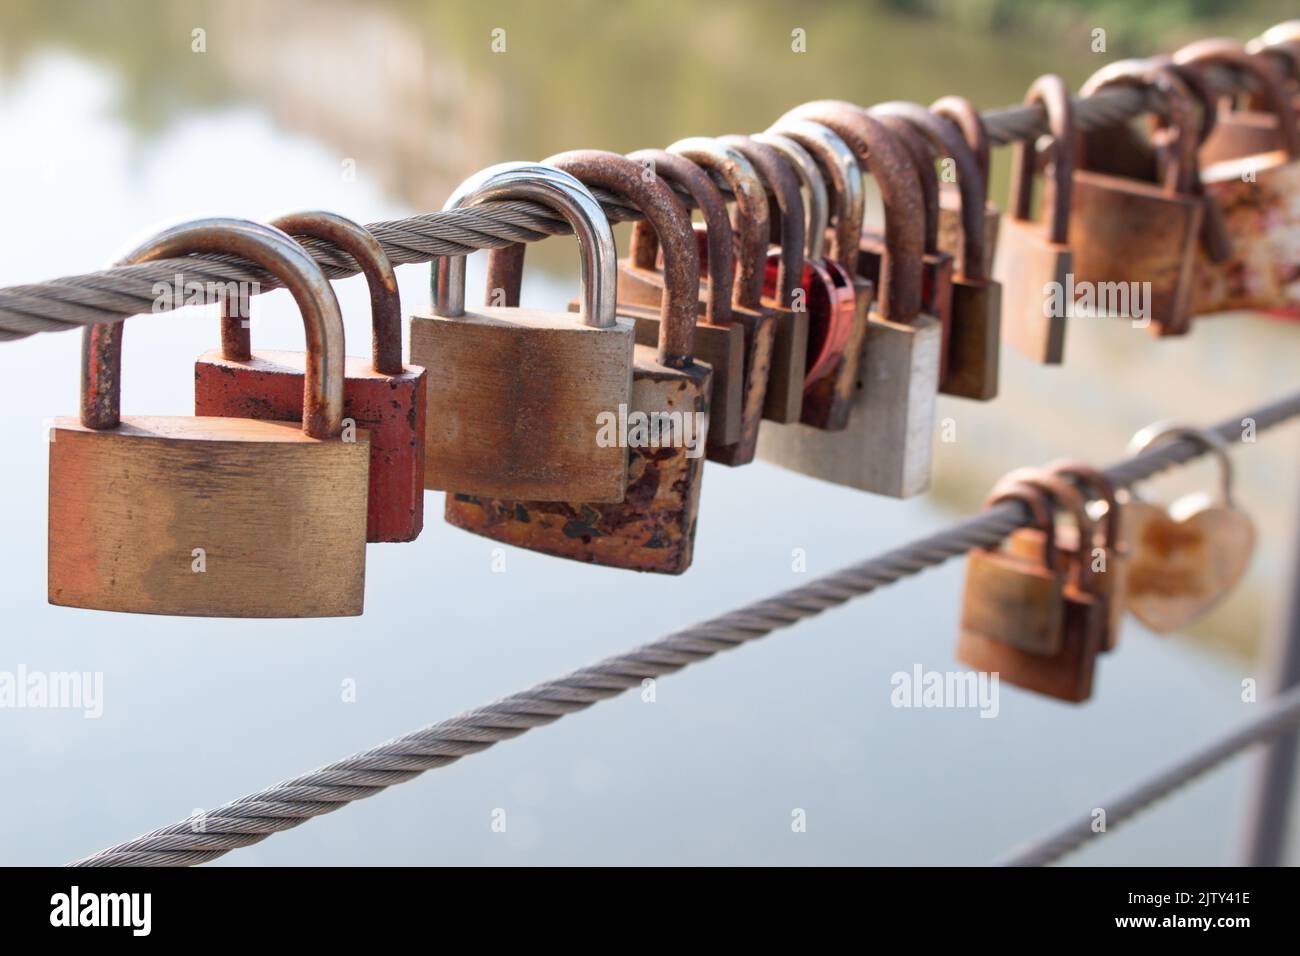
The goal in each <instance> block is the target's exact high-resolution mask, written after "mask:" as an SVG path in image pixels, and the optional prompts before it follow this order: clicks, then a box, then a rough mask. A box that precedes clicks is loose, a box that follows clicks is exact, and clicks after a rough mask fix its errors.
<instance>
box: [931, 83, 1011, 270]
mask: <svg viewBox="0 0 1300 956" xmlns="http://www.w3.org/2000/svg"><path fill="white" fill-rule="evenodd" d="M930 112H932V113H934V114H935V115H936V116H940V117H942V118H943V119H945V120H948V121H949V122H951V123H953V124H955V125H956V127H957V129H958V130H959V131H960V132H961V134H962V138H963V139H965V140H966V145H967V146H969V147H970V149H971V151H972V152H973V153H974V154H975V161H976V163H977V164H978V168H979V179H980V183H981V184H982V185H983V188H984V214H983V220H984V225H983V230H982V232H983V236H984V269H983V272H982V273H981V274H982V275H986V276H987V275H992V274H993V254H994V252H995V251H996V250H997V247H998V224H999V223H1000V222H1001V221H1002V214H1001V213H999V212H998V207H997V206H995V205H994V204H993V202H992V200H990V199H989V166H990V162H989V153H990V149H989V135H988V130H987V129H985V127H984V118H983V117H982V116H980V111H979V110H978V109H976V108H975V104H974V103H972V102H971V101H970V100H968V99H966V97H964V96H944V97H942V98H940V99H937V100H935V101H934V102H933V103H931V104H930ZM965 231H966V227H965V220H964V218H963V214H962V203H961V191H960V189H959V188H958V187H956V186H954V184H952V183H950V182H944V183H941V184H940V186H939V248H940V249H942V250H943V251H944V252H947V253H949V254H950V255H951V256H952V258H953V261H954V262H958V263H960V262H962V261H964V252H963V248H964V247H963V245H962V243H963V241H964V240H963V236H964V235H965Z"/></svg>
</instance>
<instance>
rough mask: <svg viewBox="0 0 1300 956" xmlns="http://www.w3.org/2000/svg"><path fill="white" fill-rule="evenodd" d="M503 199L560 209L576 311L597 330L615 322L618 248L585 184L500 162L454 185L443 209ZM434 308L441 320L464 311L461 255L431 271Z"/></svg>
mask: <svg viewBox="0 0 1300 956" xmlns="http://www.w3.org/2000/svg"><path fill="white" fill-rule="evenodd" d="M505 199H525V200H531V201H533V202H536V203H540V204H541V205H543V206H546V207H547V208H549V209H553V210H555V211H556V212H558V213H559V214H560V215H561V216H562V217H564V219H565V221H566V222H568V224H569V227H570V228H571V229H572V230H573V234H574V235H575V236H576V237H577V239H578V264H579V277H580V279H579V281H580V282H581V285H582V294H581V296H580V297H579V300H578V301H579V308H578V314H579V316H580V317H581V319H582V322H583V324H584V325H588V326H591V327H592V328H596V329H608V328H612V327H613V326H614V324H615V322H614V317H615V312H614V304H615V299H616V295H617V285H618V251H617V250H616V249H615V247H614V232H613V230H612V229H611V228H610V225H609V220H608V219H606V218H605V211H604V210H603V209H602V208H601V206H600V203H598V202H597V201H596V198H595V197H594V196H593V195H592V194H591V192H590V191H589V190H588V189H587V187H585V186H583V185H582V183H580V182H578V181H577V180H576V179H574V178H573V177H572V176H570V175H569V174H568V173H565V172H562V171H560V170H558V169H556V168H554V167H553V166H543V165H541V164H539V163H517V162H516V163H499V164H497V165H495V166H489V167H488V168H487V169H483V170H480V171H479V172H477V173H475V174H474V175H473V176H471V177H470V178H469V179H467V180H465V181H464V182H463V183H461V184H460V185H459V186H457V187H456V190H455V192H453V193H452V194H451V196H450V197H449V198H448V199H447V201H446V203H444V204H443V207H442V208H443V211H444V212H447V211H450V210H453V209H461V208H464V207H466V206H477V205H479V204H481V203H485V202H495V201H498V200H505ZM430 279H431V281H432V282H433V303H434V307H433V311H434V314H435V315H439V316H442V317H444V318H457V317H459V316H462V315H464V314H465V257H464V256H439V257H438V258H437V259H436V260H435V262H434V267H433V269H432V272H431V275H430Z"/></svg>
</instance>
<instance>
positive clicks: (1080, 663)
mask: <svg viewBox="0 0 1300 956" xmlns="http://www.w3.org/2000/svg"><path fill="white" fill-rule="evenodd" d="M1100 651H1101V634H1100V629H1099V628H1098V627H1097V616H1096V615H1094V614H1087V613H1084V614H1079V613H1071V612H1070V611H1069V610H1067V611H1066V613H1065V615H1064V618H1063V621H1062V632H1061V647H1060V649H1059V650H1057V651H1056V653H1054V654H1035V653H1033V652H1032V651H1026V650H1022V649H1020V648H1018V647H1013V646H1012V645H1010V644H1007V643H1004V642H1002V641H999V640H995V639H993V638H989V637H985V636H984V635H982V634H976V633H975V632H973V631H967V630H966V629H964V628H963V629H962V632H961V637H960V639H959V640H958V642H957V659H958V660H959V661H961V662H962V663H964V664H966V665H968V666H970V667H973V668H974V669H975V670H979V671H987V672H989V673H996V674H998V675H999V676H1000V677H1001V679H1002V680H1004V681H1006V682H1007V683H1009V684H1014V685H1015V686H1017V687H1023V688H1025V689H1026V690H1032V691H1036V692H1037V693H1040V694H1046V695H1047V696H1049V697H1055V698H1057V699H1058V700H1064V701H1068V702H1070V703H1075V704H1079V703H1083V702H1084V701H1085V700H1087V699H1088V698H1089V697H1091V696H1092V684H1093V672H1094V670H1095V667H1096V661H1097V655H1098V653H1099V652H1100Z"/></svg>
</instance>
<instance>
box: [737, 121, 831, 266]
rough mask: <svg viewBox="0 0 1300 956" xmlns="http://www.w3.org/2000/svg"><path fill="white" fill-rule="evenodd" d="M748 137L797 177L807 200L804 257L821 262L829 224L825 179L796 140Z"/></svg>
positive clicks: (758, 135)
mask: <svg viewBox="0 0 1300 956" xmlns="http://www.w3.org/2000/svg"><path fill="white" fill-rule="evenodd" d="M749 138H750V139H752V140H753V141H754V142H756V143H762V144H763V145H765V146H770V147H772V148H773V149H775V150H776V151H777V152H778V153H780V154H781V155H782V156H783V157H784V158H785V161H786V162H787V163H788V164H789V166H790V168H791V169H793V170H794V172H795V175H796V176H798V177H799V185H800V186H801V187H802V188H803V190H804V191H805V192H806V193H807V194H808V201H807V202H806V203H804V211H805V213H806V215H807V221H806V222H805V223H804V244H803V254H804V258H805V259H821V258H822V257H823V256H824V255H825V254H826V230H827V229H828V228H830V223H831V202H830V194H829V193H828V192H827V191H826V180H825V179H823V178H822V171H821V169H820V168H819V167H818V165H817V161H816V160H815V159H813V158H812V156H811V155H809V153H808V150H806V149H804V148H803V147H802V146H800V145H799V143H798V142H797V141H795V140H793V139H791V138H790V137H788V136H783V135H781V134H780V133H753V134H751V135H750V137H749Z"/></svg>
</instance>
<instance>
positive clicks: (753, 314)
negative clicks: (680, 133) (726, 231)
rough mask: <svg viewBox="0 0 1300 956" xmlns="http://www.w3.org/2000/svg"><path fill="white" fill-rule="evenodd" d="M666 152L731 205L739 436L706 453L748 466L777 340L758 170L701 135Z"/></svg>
mask: <svg viewBox="0 0 1300 956" xmlns="http://www.w3.org/2000/svg"><path fill="white" fill-rule="evenodd" d="M668 152H670V153H676V154H677V155H679V156H683V157H685V158H686V159H689V160H690V161H691V162H693V163H695V165H697V166H700V167H702V168H704V169H706V170H710V171H711V172H713V173H715V174H716V175H719V176H721V177H722V179H723V180H725V181H726V183H727V185H728V186H730V187H731V192H732V195H733V196H734V197H735V201H736V216H735V228H736V231H737V233H738V234H739V235H738V242H739V255H738V259H737V268H736V280H735V284H734V286H733V291H732V299H731V319H732V321H733V322H735V323H736V324H737V325H739V326H740V327H741V329H742V330H743V331H744V333H745V362H744V378H743V386H742V392H743V394H742V397H741V414H740V437H739V438H738V439H737V440H736V442H735V444H732V445H725V446H721V447H719V446H717V445H713V446H711V447H710V448H709V450H708V455H709V461H714V462H717V463H719V464H722V465H732V466H734V465H747V464H749V463H750V462H752V461H753V460H754V453H755V451H756V449H757V446H758V426H759V422H761V421H762V418H763V408H764V407H765V405H766V403H767V381H768V375H769V373H770V371H771V366H772V347H773V343H774V341H775V338H776V317H777V312H776V310H774V309H772V308H769V307H768V305H767V304H766V303H764V302H763V273H764V270H765V268H766V265H767V245H768V239H769V237H770V228H771V227H770V225H769V210H768V206H767V193H766V191H765V190H764V188H763V180H762V178H761V177H760V176H759V175H758V171H757V170H756V169H754V166H753V164H752V163H750V161H749V160H748V159H746V158H745V157H744V156H743V155H742V154H741V153H740V152H739V151H737V150H735V149H733V148H732V147H730V146H727V145H726V144H725V143H722V142H719V141H718V140H716V139H710V138H708V137H706V136H692V137H689V138H687V139H682V140H678V141H677V142H676V143H673V144H672V145H670V146H669V147H668Z"/></svg>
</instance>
